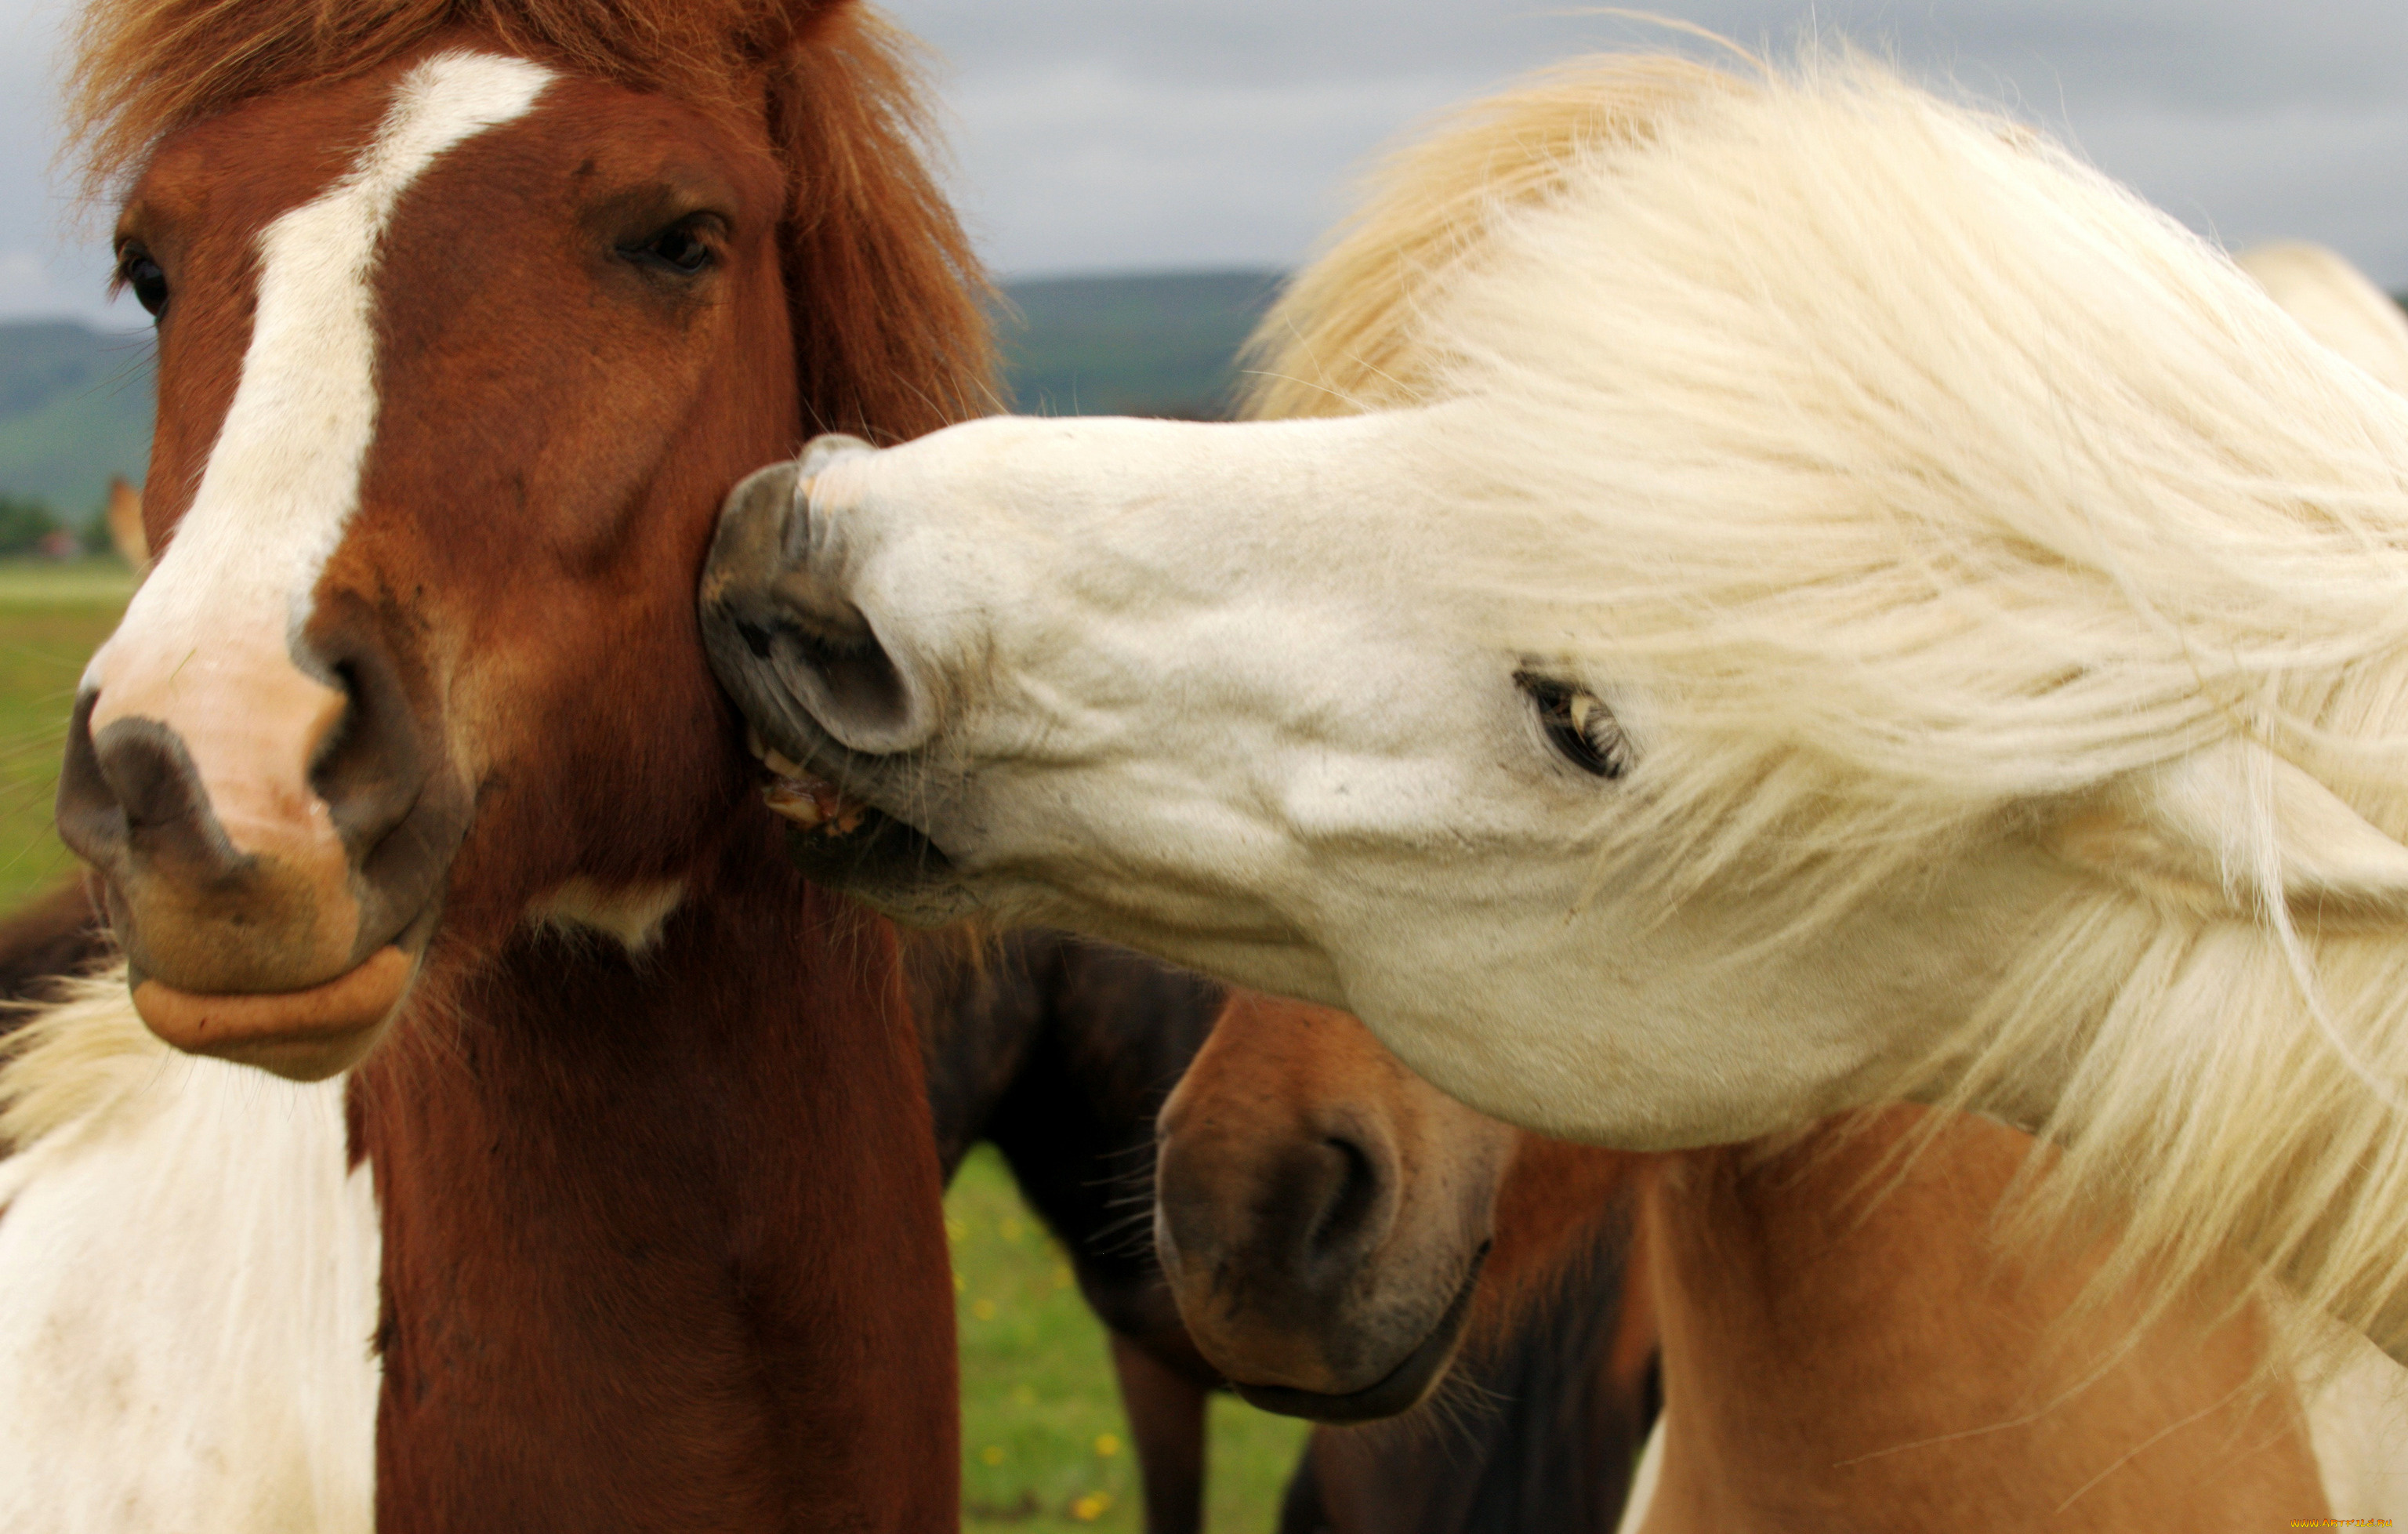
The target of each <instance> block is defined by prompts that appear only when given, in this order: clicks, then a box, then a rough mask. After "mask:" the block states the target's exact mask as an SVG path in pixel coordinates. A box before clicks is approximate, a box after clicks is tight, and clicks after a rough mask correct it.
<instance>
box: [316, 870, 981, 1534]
mask: <svg viewBox="0 0 2408 1534" xmlns="http://www.w3.org/2000/svg"><path fill="white" fill-rule="evenodd" d="M838 919H839V921H840V922H841V923H842V924H843V925H845V926H847V927H850V928H852V929H853V930H852V931H850V932H849V933H846V934H844V936H845V937H846V938H848V939H850V940H849V941H838V942H834V943H830V944H827V945H825V946H821V945H805V944H802V943H797V942H796V941H795V940H794V938H795V934H794V933H793V932H792V931H791V930H789V931H787V932H785V933H783V934H782V936H783V938H784V939H785V940H783V941H779V940H778V939H779V937H780V936H781V934H779V933H776V932H774V931H761V930H758V928H759V927H760V926H761V925H764V924H761V923H759V922H757V921H756V922H753V923H744V924H738V925H743V926H746V927H751V928H753V929H754V930H752V931H749V932H746V933H744V934H742V935H741V936H740V938H739V936H738V934H736V933H733V932H729V931H725V930H724V929H723V930H713V929H714V928H715V927H716V926H717V924H716V923H715V922H714V921H713V920H712V919H711V918H710V916H709V915H708V914H705V913H693V914H691V915H690V916H689V917H688V918H681V920H680V921H679V922H678V923H676V924H673V926H672V930H671V933H670V935H669V937H668V939H667V940H666V941H665V943H664V946H663V949H662V951H661V952H660V953H658V954H656V955H654V956H652V959H651V960H650V961H648V962H646V963H643V964H630V963H628V962H627V961H626V960H624V958H622V957H618V956H615V955H607V954H600V953H592V952H584V953H580V952H579V951H578V950H575V949H573V948H571V947H570V946H569V945H566V944H563V943H560V942H556V941H552V940H531V941H529V942H526V943H524V944H522V945H521V946H520V947H518V948H517V949H515V950H514V951H513V952H512V953H510V954H509V957H508V958H507V959H506V960H505V961H504V962H503V963H502V964H501V965H500V966H499V967H498V968H497V970H496V972H495V973H494V974H493V975H491V976H490V977H489V978H487V979H486V980H484V981H482V982H479V983H477V984H475V985H473V986H469V987H466V988H464V990H463V992H462V993H461V995H460V996H459V1001H458V1008H457V1011H458V1022H457V1025H456V1026H455V1027H454V1028H452V1030H451V1037H450V1038H449V1039H433V1038H431V1037H414V1038H413V1039H410V1040H408V1041H407V1042H406V1043H405V1044H404V1045H403V1047H401V1048H396V1049H394V1050H392V1051H389V1052H387V1054H386V1055H385V1056H380V1058H379V1060H378V1061H377V1062H375V1064H374V1066H373V1068H372V1069H371V1070H370V1071H367V1072H364V1073H363V1080H362V1082H361V1085H360V1088H359V1090H360V1092H361V1101H362V1111H361V1115H360V1118H361V1125H362V1138H363V1140H365V1142H366V1149H367V1150H368V1151H369V1153H370V1154H371V1155H372V1156H373V1157H374V1158H375V1162H376V1167H377V1171H378V1183H379V1188H380V1195H381V1197H382V1200H383V1206H384V1225H385V1246H384V1286H385V1306H384V1319H383V1323H382V1326H381V1327H380V1344H381V1347H382V1350H383V1356H384V1364H385V1385H384V1398H383V1403H382V1408H381V1412H380V1421H379V1426H378V1513H379V1527H380V1528H388V1529H390V1528H409V1529H422V1528H424V1529H434V1528H456V1529H471V1528H477V1529H482V1528H494V1527H514V1528H544V1529H595V1530H601V1529H618V1528H630V1527H643V1528H695V1529H703V1528H709V1529H714V1530H751V1529H763V1530H767V1529H802V1528H811V1529H818V1528H829V1527H864V1528H880V1529H920V1528H927V1529H937V1528H948V1529H950V1528H951V1527H952V1525H953V1517H954V1512H953V1479H952V1478H953V1466H954V1463H955V1450H954V1435H955V1431H956V1429H955V1426H954V1362H953V1334H952V1318H953V1296H952V1292H951V1289H950V1287H949V1285H948V1283H947V1282H946V1278H945V1275H946V1273H947V1271H948V1263H947V1257H946V1253H945V1248H944V1241H943V1235H942V1230H941V1224H940V1217H939V1189H938V1186H937V1170H936V1164H935V1157H934V1154H933V1151H932V1149H931V1140H930V1133H929V1128H928V1125H927V1121H926V1111H925V1100H924V1098H923V1097H922V1094H921V1092H920V1090H919V1085H918V1081H917V1076H918V1062H917V1058H916V1055H915V1054H914V1053H913V1052H912V1046H911V1041H910V1036H909V1033H908V1031H907V1029H906V1026H905V1025H904V1024H903V1022H902V1020H901V1019H900V1018H899V1016H898V1015H897V1014H896V1009H895V1005H894V1004H895V993H894V989H893V986H892V984H891V970H889V969H888V968H887V964H888V963H890V962H891V948H889V947H888V946H887V945H886V943H885V940H884V935H883V934H882V932H879V931H877V930H875V929H874V928H872V927H871V926H870V925H869V924H868V923H867V922H866V921H864V920H861V919H858V918H851V917H839V918H838ZM776 925H783V924H776ZM696 929H700V930H696ZM714 939H716V940H714ZM753 942H760V943H762V944H763V947H762V949H760V950H756V952H768V953H780V952H782V953H787V954H800V955H801V956H800V957H799V959H798V960H797V961H796V962H792V963H790V964H789V965H788V966H787V967H786V968H787V973H786V974H785V975H783V976H781V977H779V978H778V980H777V982H776V983H774V984H772V983H769V981H770V977H768V976H766V975H761V974H757V973H753V972H751V971H753V970H756V969H757V968H758V967H759V964H760V960H759V959H758V958H757V957H756V958H755V959H753V961H752V962H751V963H750V964H747V963H745V962H743V959H742V956H741V950H742V949H744V948H746V947H748V946H750V944H751V943H753ZM765 996H786V997H790V998H792V999H790V1000H788V1001H785V1002H783V1003H775V1002H773V1003H771V1004H769V1005H766V1006H765V1005H763V1003H762V999H761V998H762V997H765ZM748 998H749V1001H748ZM829 1082H843V1083H844V1084H845V1090H844V1091H842V1092H830V1091H828V1090H826V1087H827V1084H828V1083H829Z"/></svg>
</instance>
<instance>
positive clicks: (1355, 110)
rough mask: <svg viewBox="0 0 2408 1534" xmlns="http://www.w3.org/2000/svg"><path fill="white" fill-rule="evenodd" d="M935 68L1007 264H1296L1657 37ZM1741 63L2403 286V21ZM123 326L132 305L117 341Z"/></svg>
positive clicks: (1335, 9)
mask: <svg viewBox="0 0 2408 1534" xmlns="http://www.w3.org/2000/svg"><path fill="white" fill-rule="evenodd" d="M62 7H63V0H0V313H24V312H29V311H37V310H50V311H55V310H59V309H62V308H77V309H79V310H84V311H90V310H91V309H92V308H93V307H94V306H95V305H96V303H97V294H98V293H99V290H100V286H101V283H102V280H103V279H104V278H105V275H106V261H105V251H103V250H102V249H101V247H100V246H99V244H98V243H97V242H95V241H93V240H91V239H88V238H85V239H77V238H69V237H60V236H58V235H55V234H53V233H50V231H53V230H55V229H56V227H57V224H58V220H59V217H60V215H61V214H62V212H63V211H64V208H65V205H64V203H63V201H62V200H61V199H60V198H59V197H58V195H57V194H56V193H55V191H53V190H51V189H50V188H48V187H47V186H46V183H45V181H44V179H43V172H44V170H45V167H46V165H47V162H48V161H49V159H50V153H51V146H52V143H53V142H54V140H53V138H52V136H51V134H50V130H49V127H48V123H47V114H48V108H49V104H50V100H51V99H52V96H51V88H52V87H51V82H50V79H49V76H50V71H51V70H52V68H53V67H54V65H53V62H52V61H53V56H54V44H53V36H54V33H55V27H56V22H57V18H58V16H59V15H60V13H61V10H62ZM890 8H892V9H893V10H894V11H895V13H896V15H897V17H898V18H899V19H900V20H901V21H902V22H903V23H904V24H905V25H906V26H908V27H910V29H912V30H913V31H915V32H917V33H919V34H920V35H921V36H924V37H925V38H926V39H927V40H928V41H929V43H930V44H931V45H932V46H933V47H934V48H935V49H936V50H938V53H939V59H940V62H939V65H938V78H939V80H940V81H941V83H942V96H943V99H944V102H945V105H946V108H947V112H948V116H949V123H950V128H951V132H952V137H953V144H954V151H955V161H956V174H955V178H954V184H955V187H956V190H957V192H958V194H960V196H961V198H962V200H963V202H964V205H965V207H966V208H968V211H969V214H970V217H971V219H972V222H973V224H974V226H975V227H976V228H977V230H978V232H979V234H980V237H981V238H982V243H983V245H984V248H985V249H986V251H987V252H988V254H989V256H990V258H991V259H992V260H993V261H994V262H995V263H996V265H997V266H998V267H1000V268H1001V269H1003V270H1005V271H1007V272H1014V273H1038V272H1056V271H1075V270H1096V269H1113V268H1131V267H1168V266H1196V265H1235V264H1249V265H1251V264H1261V265H1278V264H1284V263H1287V262H1290V261H1293V260H1295V259H1296V258H1297V256H1298V255H1299V254H1301V253H1302V252H1303V251H1304V250H1305V249H1306V248H1307V246H1308V245H1309V244H1310V242H1311V240H1312V236H1313V234H1314V232H1315V231H1316V230H1317V229H1319V228H1320V227H1322V226H1323V225H1324V224H1326V222H1328V220H1329V219H1330V217H1331V216H1332V215H1333V214H1334V213H1335V212H1336V210H1337V209H1338V208H1339V207H1340V204H1341V201H1342V188H1343V185H1344V182H1345V179H1346V178H1347V176H1348V175H1349V173H1350V172H1351V170H1352V169H1353V168H1354V167H1355V166H1356V165H1359V163H1360V162H1361V161H1362V159H1363V158H1364V157H1365V156H1366V155H1367V154H1369V152H1370V151H1372V150H1373V149H1374V148H1375V147H1376V146H1377V145H1378V144H1379V143H1380V142H1381V141H1382V140H1383V139H1384V138H1386V137H1387V136H1390V135H1392V134H1394V133H1396V132H1397V131H1398V130H1399V129H1401V128H1403V127H1405V126H1407V125H1408V124H1409V123H1411V122H1413V121H1414V120H1416V119H1418V118H1420V117H1423V116H1425V115H1426V114H1427V113H1429V112H1431V111H1433V110H1436V109H1437V108H1441V107H1443V106H1445V105H1447V104H1448V103H1450V102H1453V101H1456V100H1460V99H1462V98H1463V97H1465V96H1468V95H1470V94H1472V93H1476V92H1478V91H1481V90H1483V89H1485V88H1487V87H1490V86H1493V85H1495V84H1497V83H1498V82H1499V81H1501V80H1503V79H1508V78H1510V77H1511V76H1512V75H1514V74H1516V73H1518V72H1520V71H1521V70H1524V69H1527V68H1530V67H1533V66H1536V65H1541V64H1544V63H1546V62H1548V61H1549V60H1551V59H1554V58H1558V57H1561V56H1563V55H1564V54H1565V53H1567V52H1570V51H1573V50H1581V49H1588V48H1598V47H1613V46H1627V45H1630V44H1633V43H1646V42H1650V41H1656V40H1660V39H1661V38H1662V37H1663V36H1664V34H1663V33H1662V32H1660V31H1659V30H1656V29H1652V28H1648V27H1646V26H1643V25H1641V24H1638V23H1635V22H1629V21H1627V20H1622V19H1617V18H1613V17H1608V16H1604V15H1601V14H1597V13H1594V12H1592V13H1588V14H1571V13H1570V12H1571V11H1573V10H1574V9H1576V8H1577V7H1567V6H1560V5H1548V4H1540V5H1522V4H1502V5H1500V4H1497V3H1495V0H1305V3H1301V4H1300V3H1298V0H1212V3H1210V4H1207V3H1202V0H1150V3H1148V4H1146V5H1143V6H1134V5H1131V4H1129V3H1128V0H1014V3H1012V4H1011V5H998V4H996V3H995V0H896V3H894V4H893V5H892V6H891V7H890ZM1662 8H1664V9H1666V10H1667V11H1669V12H1672V13H1675V14H1677V15H1679V16H1680V17H1681V18H1682V19H1684V20H1686V21H1691V22H1697V23H1699V24H1700V25H1704V26H1707V27H1711V28H1713V29H1715V30H1717V31H1719V32H1722V33H1724V34H1726V35H1727V36H1731V37H1734V38H1736V39H1738V40H1739V41H1741V42H1743V43H1746V44H1749V45H1766V44H1769V45H1771V46H1772V47H1773V48H1774V49H1775V50H1785V49H1786V48H1787V47H1788V46H1789V45H1791V44H1792V43H1794V42H1795V41H1796V40H1797V39H1798V38H1799V37H1800V36H1808V35H1820V36H1827V37H1836V36H1845V37H1848V38H1851V39H1854V40H1856V41H1858V42H1861V43H1863V44H1865V45H1867V46H1870V47H1872V48H1874V49H1876V50H1881V51H1884V52H1894V53H1895V54H1897V56H1898V57H1899V58H1900V59H1901V61H1903V62H1904V63H1905V64H1906V65H1907V66H1908V67H1909V68H1910V69H1912V70H1913V71H1914V73H1915V74H1916V75H1917V76H1918V77H1920V78H1923V79H1930V80H1935V81H1941V82H1951V81H1953V82H1954V88H1955V89H1957V90H1959V91H1961V92H1964V93H1969V94H1971V95H1974V96H1977V97H1979V98H1981V99H1984V100H1986V101H1991V102H1997V103H2002V104H2005V105H2007V106H2008V107H2010V108H2012V109H2014V110H2015V111H2017V112H2019V113H2020V114H2022V115H2024V116H2026V117H2028V118H2030V119H2031V120H2033V121H2035V122H2040V123H2042V125H2044V126H2046V127H2048V128H2050V129H2052V130H2054V131H2056V132H2057V133H2059V134H2061V135H2064V136H2068V137H2070V138H2071V139H2073V140H2075V141H2076V142H2077V143H2079V144H2080V145H2081V146H2082V148H2083V149H2084V151H2085V152H2086V153H2088V154H2089V155H2090V156H2091V157H2092V158H2093V159H2095V160H2097V161H2098V162H2099V163H2100V165H2103V166H2104V167H2105V168H2106V169H2107V170H2109V171H2110V172H2111V173H2113V174H2114V175H2116V176H2118V177H2121V178H2123V179H2126V180H2128V181H2130V182H2131V183H2132V184H2133V185H2135V186H2136V187H2138V188H2139V189H2140V190H2141V191H2142V192H2143V193H2144V194H2147V195H2149V196H2150V197H2152V198H2153V199H2155V200H2157V201H2158V202H2160V203H2161V204H2163V205H2164V206H2165V207H2167V208H2169V209H2170V210H2171V211H2172V212H2174V213H2175V214H2176V215H2178V216H2180V217H2182V218H2183V219H2185V220H2186V221H2187V222H2191V223H2192V224H2193V225H2195V226H2197V227H2199V228H2201V229H2203V230H2207V231H2209V232H2211V233H2214V234H2216V235H2218V236H2219V237H2224V238H2226V239H2228V240H2230V241H2232V242H2234V243H2236V244H2241V243H2247V242H2250V241H2254V240H2258V239H2265V238H2272V237H2306V238H2313V239H2320V240H2323V241H2326V242H2327V243H2329V244H2332V245H2334V246H2336V247H2338V248H2339V249H2341V250H2342V251H2344V252H2345V253H2347V254H2349V255H2350V256H2351V257H2353V258H2354V259H2356V260H2358V262H2360V263H2361V264H2362V265H2366V266H2367V267H2368V268H2369V269H2370V270H2371V271H2372V272H2373V273H2374V275H2375V276H2376V277H2377V279H2378V280H2382V281H2385V282H2386V283H2388V284H2390V285H2392V286H2395V287H2408V196H2403V195H2402V192H2403V190H2408V187H2404V186H2403V182H2408V5H2402V4H2401V0H2302V3H2295V4H2293V5H2290V6H2286V7H2275V6H2270V5H2267V4H2265V3H2264V0H1922V3H1920V4H1909V3H1904V0H1817V3H1813V4H1812V5H1809V4H1807V3H1803V0H1695V3H1693V4H1688V5H1678V4H1674V5H1666V6H1664V7H1662ZM131 318H138V316H129V315H127V314H126V313H124V312H123V311H122V309H121V310H120V311H118V312H117V314H116V319H117V320H118V322H119V323H126V322H127V321H128V320H129V319H131Z"/></svg>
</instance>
